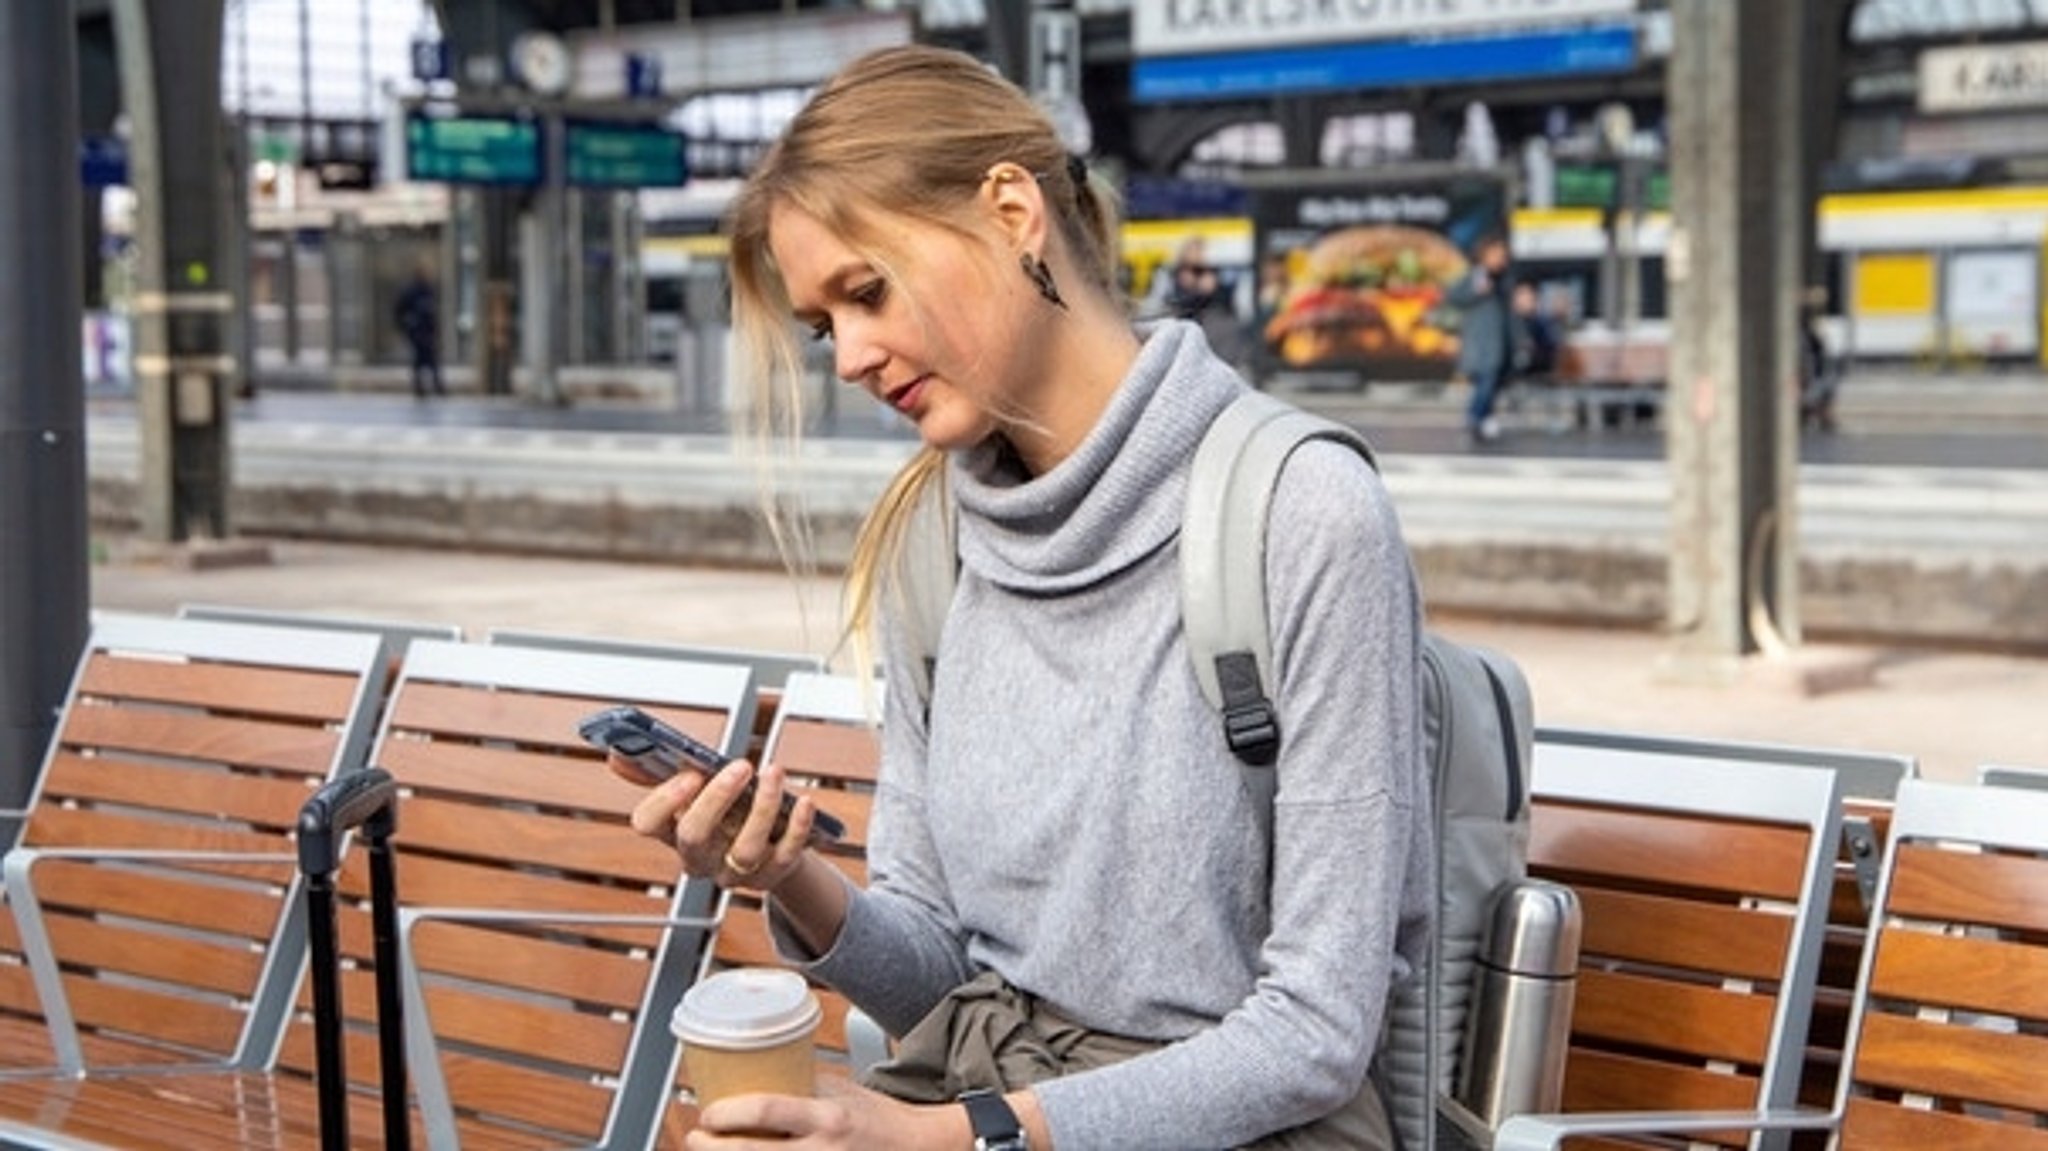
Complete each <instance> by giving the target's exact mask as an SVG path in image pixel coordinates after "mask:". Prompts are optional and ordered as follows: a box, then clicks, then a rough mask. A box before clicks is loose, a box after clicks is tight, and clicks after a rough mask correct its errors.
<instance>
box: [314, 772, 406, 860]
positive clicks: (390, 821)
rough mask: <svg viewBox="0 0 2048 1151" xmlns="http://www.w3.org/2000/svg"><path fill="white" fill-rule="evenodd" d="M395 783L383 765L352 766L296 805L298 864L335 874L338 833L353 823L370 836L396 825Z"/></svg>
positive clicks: (338, 857) (384, 833) (381, 834)
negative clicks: (352, 769)
mask: <svg viewBox="0 0 2048 1151" xmlns="http://www.w3.org/2000/svg"><path fill="white" fill-rule="evenodd" d="M397 802H398V783H397V781H395V780H393V779H392V778H391V773H390V772H388V771H385V770H384V769H383V768H381V767H367V768H364V769H363V770H361V771H352V772H349V773H348V774H347V775H344V776H341V777H339V778H337V779H331V780H328V781H327V782H326V783H325V784H323V785H321V787H320V790H318V791H316V792H314V793H313V794H312V796H311V797H309V798H308V799H307V800H306V802H305V805H304V806H302V807H300V808H299V870H300V871H303V872H305V873H306V874H307V875H319V876H326V875H332V874H334V871H335V869H336V868H338V867H340V866H341V838H342V836H343V835H345V834H347V833H348V832H350V831H353V830H354V829H356V828H357V827H364V826H366V825H370V824H371V823H372V821H376V823H375V825H374V826H368V827H367V830H368V831H369V833H370V835H371V836H372V837H374V838H383V837H385V836H388V835H390V834H391V833H392V832H393V831H394V830H396V827H397V823H398V816H397V812H398V807H397Z"/></svg>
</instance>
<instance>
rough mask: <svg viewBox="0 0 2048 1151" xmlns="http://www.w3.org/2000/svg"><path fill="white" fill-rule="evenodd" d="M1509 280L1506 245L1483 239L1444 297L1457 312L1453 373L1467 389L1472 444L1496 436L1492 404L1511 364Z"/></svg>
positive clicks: (1467, 428) (1493, 238)
mask: <svg viewBox="0 0 2048 1151" xmlns="http://www.w3.org/2000/svg"><path fill="white" fill-rule="evenodd" d="M1513 291H1514V281H1513V278H1512V276H1511V275H1510V274H1509V271H1508V245H1507V241H1506V240H1505V239H1503V238H1502V237H1500V236H1498V235H1488V236H1486V237H1484V238H1482V239H1481V240H1480V241H1479V242H1478V243H1477V244H1476V245H1474V246H1473V249H1472V267H1471V269H1470V270H1469V271H1467V272H1466V273H1465V275H1464V277H1463V278H1461V279H1460V280H1459V281H1458V282H1457V283H1456V284H1454V285H1452V287H1451V290H1450V293H1449V295H1448V296H1447V297H1446V298H1447V299H1448V300H1449V302H1450V304H1451V306H1452V307H1454V308H1457V309H1458V310H1459V311H1460V312H1461V313H1462V319H1461V321H1460V323H1459V326H1458V331H1459V342H1458V371H1459V373H1460V374H1461V375H1463V376H1464V377H1465V379H1466V380H1467V381H1468V382H1469V383H1471V385H1472V400H1471V403H1470V404H1468V405H1467V406H1466V409H1465V433H1466V434H1467V435H1469V436H1471V437H1472V438H1473V439H1476V440H1482V441H1487V440H1494V439H1497V438H1499V436H1500V423H1499V421H1497V420H1495V419H1494V417H1493V404H1494V400H1495V398H1496V397H1497V396H1498V395H1499V394H1500V385H1501V379H1502V377H1504V376H1505V375H1506V374H1507V371H1508V368H1509V367H1510V366H1511V365H1512V364H1513V362H1514V327H1513V323H1512V320H1513V318H1512V317H1511V316H1510V315H1509V314H1508V300H1509V297H1510V296H1511V294H1512V293H1513Z"/></svg>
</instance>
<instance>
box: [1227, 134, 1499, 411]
mask: <svg viewBox="0 0 2048 1151" xmlns="http://www.w3.org/2000/svg"><path fill="white" fill-rule="evenodd" d="M1252 217H1253V220H1254V222H1255V224H1256V227H1257V248H1258V258H1259V275H1260V277H1261V297H1262V300H1263V301H1264V303H1263V304H1262V307H1261V310H1260V333H1259V335H1260V338H1261V339H1262V340H1264V342H1265V350H1266V352H1267V353H1268V355H1269V357H1270V359H1271V362H1272V363H1274V364H1275V365H1277V366H1278V367H1279V368H1280V369H1281V370H1283V371H1285V370H1295V371H1323V370H1330V369H1342V370H1347V371H1354V372H1358V373H1361V374H1362V375H1363V376H1364V377H1365V378H1366V379H1368V380H1374V379H1378V380H1394V381H1408V380H1418V381H1435V380H1446V379H1449V378H1450V376H1451V373H1452V370H1453V368H1454V367H1455V366H1456V364H1457V360H1458V327H1459V315H1458V311H1457V309H1456V308H1454V307H1452V306H1451V304H1450V302H1449V299H1448V297H1449V295H1450V291H1451V288H1452V286H1453V285H1455V284H1456V283H1457V282H1458V280H1459V279H1461V278H1462V277H1463V276H1464V275H1465V273H1466V272H1467V270H1468V269H1469V268H1470V260H1469V254H1470V252H1471V250H1472V248H1473V246H1474V245H1475V244H1476V243H1477V242H1478V241H1479V240H1480V239H1481V238H1482V237H1484V236H1487V235H1497V236H1499V237H1501V238H1502V239H1503V240H1505V239H1506V238H1507V218H1508V216H1507V189H1506V186H1505V185H1504V184H1503V183H1502V182H1501V181H1500V180H1499V179H1497V178H1493V177H1489V176H1485V175H1476V174H1475V175H1471V176H1455V177H1450V178H1440V179H1428V180H1413V181H1403V180H1392V179H1390V180H1375V181H1371V182H1361V183H1357V184H1344V185H1331V186H1328V187H1318V188H1302V187H1291V188H1270V189H1255V190H1254V191H1253V194H1252Z"/></svg>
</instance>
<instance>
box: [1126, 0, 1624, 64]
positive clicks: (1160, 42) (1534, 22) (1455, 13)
mask: <svg viewBox="0 0 2048 1151" xmlns="http://www.w3.org/2000/svg"><path fill="white" fill-rule="evenodd" d="M1636 10H1637V0H1150V2H1147V3H1142V4H1133V5H1131V47H1132V51H1133V52H1134V54H1136V55H1138V56H1141V57H1143V56H1183V55H1193V54H1198V53H1205V52H1243V51H1246V50H1248V49H1256V48H1280V47H1288V46H1293V45H1303V44H1332V43H1344V42H1349V41H1360V40H1391V39H1400V38H1404V37H1417V38H1419V37H1429V36H1441V35H1446V34H1466V33H1474V32H1498V31H1506V30H1509V29H1518V28H1532V27H1541V26H1545V25H1561V24H1572V23H1583V22H1586V21H1591V20H1611V19H1614V18H1616V17H1628V16H1633V15H1634V13H1635V12H1636Z"/></svg>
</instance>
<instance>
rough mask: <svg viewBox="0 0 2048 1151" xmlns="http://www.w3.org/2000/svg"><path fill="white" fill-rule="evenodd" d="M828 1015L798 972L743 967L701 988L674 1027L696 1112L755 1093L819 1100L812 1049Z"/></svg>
mask: <svg viewBox="0 0 2048 1151" xmlns="http://www.w3.org/2000/svg"><path fill="white" fill-rule="evenodd" d="M823 1015H824V1011H823V1009H822V1008H821V1007H819V1005H818V997H817V996H816V995H813V994H812V993H811V988H810V985H809V984H808V983H806V982H804V977H803V976H801V975H798V974H797V973H796V972H794V971H784V970H781V969H779V968H772V967H741V968H735V969H733V970H730V971H721V972H719V973H717V974H716V975H711V976H707V977H706V978H704V979H702V980H699V981H698V982H697V984H696V985H695V986H693V987H691V988H690V989H689V991H687V992H685V993H684V994H683V1001H682V1002H681V1003H678V1004H676V1009H675V1013H674V1015H672V1016H671V1017H670V1020H669V1029H670V1030H671V1031H673V1032H674V1033H675V1037H676V1039H677V1041H678V1042H680V1043H681V1044H682V1045H683V1066H684V1070H685V1071H686V1072H687V1074H688V1076H689V1080H690V1090H691V1093H692V1094H694V1095H695V1096H696V1097H697V1105H698V1106H700V1107H707V1106H709V1105H711V1104H712V1103H715V1102H717V1101H718V1100H720V1099H724V1098H726V1097H727V1096H730V1095H745V1094H749V1093H752V1092H768V1093H771V1094H776V1095H814V1094H816V1093H817V1071H816V1059H815V1055H814V1053H813V1049H812V1043H813V1039H814V1037H815V1036H816V1034H817V1030H818V1021H819V1020H820V1019H821V1018H823Z"/></svg>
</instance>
